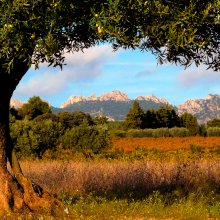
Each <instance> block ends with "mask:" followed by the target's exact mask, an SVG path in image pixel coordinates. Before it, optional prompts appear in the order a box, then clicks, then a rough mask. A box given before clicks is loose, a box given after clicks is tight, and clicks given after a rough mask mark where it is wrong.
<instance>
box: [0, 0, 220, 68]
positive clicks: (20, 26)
mask: <svg viewBox="0 0 220 220" xmlns="http://www.w3.org/2000/svg"><path fill="white" fill-rule="evenodd" d="M219 14H220V1H219V0H212V1H208V0H203V1H199V0H189V1H182V0H181V1H176V2H173V1H170V0H149V1H146V0H138V1H134V0H132V1H131V0H124V1H119V0H103V1H94V0H89V1H88V0H83V1H82V0H81V1H79V0H78V1H70V0H65V1H64V0H63V1H62V0H53V1H51V0H45V1H42V0H22V1H21V0H1V1H0V43H1V48H0V60H1V63H2V64H3V65H1V69H2V68H3V67H4V68H3V69H4V71H6V70H7V72H10V71H12V69H14V68H13V66H14V65H15V64H16V63H17V62H16V61H17V60H22V61H23V62H27V63H28V64H29V65H31V64H32V63H34V64H35V65H36V66H38V64H39V63H41V62H45V61H46V62H48V63H49V64H50V65H55V66H56V65H62V63H63V62H64V53H65V52H67V51H73V52H75V51H78V50H83V49H85V48H88V47H91V46H94V45H95V44H97V43H99V42H103V41H106V42H110V43H112V44H113V46H114V48H115V49H117V48H120V47H123V48H133V49H134V48H140V49H141V50H143V51H145V50H147V51H151V52H153V53H154V54H155V55H157V57H158V61H159V63H163V62H166V61H168V62H171V63H178V64H181V65H184V66H189V65H190V64H192V63H194V62H195V63H196V64H197V65H198V64H201V63H203V64H205V65H207V67H209V68H212V69H214V70H219V69H220V65H219V60H220V59H219V58H220V57H219V56H220V46H219V39H220V36H219V34H220V15H219Z"/></svg>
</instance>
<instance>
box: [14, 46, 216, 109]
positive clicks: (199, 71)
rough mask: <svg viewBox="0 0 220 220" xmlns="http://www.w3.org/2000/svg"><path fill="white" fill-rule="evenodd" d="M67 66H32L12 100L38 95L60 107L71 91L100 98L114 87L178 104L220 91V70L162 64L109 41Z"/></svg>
mask: <svg viewBox="0 0 220 220" xmlns="http://www.w3.org/2000/svg"><path fill="white" fill-rule="evenodd" d="M65 63H66V64H67V65H66V66H64V67H63V70H62V71H61V70H60V69H59V67H57V68H53V67H47V65H46V64H42V65H41V66H40V68H39V70H35V69H34V67H33V68H31V69H30V70H29V71H28V72H27V74H26V75H25V76H24V78H23V79H22V80H21V82H20V84H19V86H18V87H17V89H16V91H15V92H14V95H13V98H14V99H19V100H23V101H27V100H28V99H29V98H30V97H32V96H34V95H37V96H40V97H41V98H42V99H44V100H47V101H49V102H50V103H51V105H53V106H55V107H60V105H61V103H62V102H64V101H66V100H67V99H68V98H69V97H70V96H72V95H83V96H90V95H92V94H96V95H97V96H100V95H102V94H104V93H107V92H111V91H113V90H120V91H121V92H124V93H127V94H128V96H129V98H130V99H134V98H136V97H137V96H140V95H142V96H145V95H150V94H154V95H156V96H158V97H164V98H166V99H167V100H168V101H169V102H170V103H172V104H174V105H178V104H181V103H183V102H184V101H186V100H188V99H196V98H205V97H206V96H207V95H208V94H220V73H219V72H214V71H212V70H206V68H205V67H204V66H200V67H198V68H196V67H194V66H191V67H190V68H188V69H186V70H185V69H184V67H180V66H176V65H171V64H163V65H158V64H157V60H156V57H155V56H154V55H152V54H151V53H150V52H141V51H138V50H135V51H132V50H119V51H117V52H112V48H111V46H109V45H101V46H96V47H93V48H90V49H88V50H85V51H84V53H82V52H78V53H75V54H66V62H65Z"/></svg>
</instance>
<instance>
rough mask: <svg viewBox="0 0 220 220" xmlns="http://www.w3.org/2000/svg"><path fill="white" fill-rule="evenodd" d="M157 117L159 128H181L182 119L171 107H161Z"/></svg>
mask: <svg viewBox="0 0 220 220" xmlns="http://www.w3.org/2000/svg"><path fill="white" fill-rule="evenodd" d="M156 115H157V127H158V128H162V127H167V128H172V127H179V125H180V119H179V116H178V115H177V113H176V111H175V110H174V109H172V108H171V107H169V106H161V107H160V108H158V110H157V111H156Z"/></svg>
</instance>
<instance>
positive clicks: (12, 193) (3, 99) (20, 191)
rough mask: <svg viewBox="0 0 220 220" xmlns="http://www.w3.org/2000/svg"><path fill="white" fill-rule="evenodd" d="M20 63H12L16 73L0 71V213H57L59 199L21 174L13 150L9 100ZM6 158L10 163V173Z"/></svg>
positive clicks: (22, 71) (21, 67)
mask: <svg viewBox="0 0 220 220" xmlns="http://www.w3.org/2000/svg"><path fill="white" fill-rule="evenodd" d="M20 64H22V65H19V66H16V67H17V68H16V69H17V70H18V72H11V73H10V74H8V73H5V72H1V71H0V216H1V214H2V213H4V212H11V211H16V210H23V209H25V210H29V211H37V212H41V213H42V212H47V213H53V214H57V213H58V212H59V214H61V213H60V211H61V209H60V208H61V207H62V204H61V202H59V201H58V200H56V199H54V198H53V197H52V196H50V195H49V193H47V192H44V190H43V189H42V188H41V187H39V186H37V185H35V184H34V183H32V182H31V180H30V179H28V178H25V177H24V175H23V173H22V170H21V168H20V165H19V162H18V160H17V158H16V154H15V152H14V151H13V145H12V142H11V138H10V129H9V109H10V99H11V96H12V94H13V91H14V90H15V88H16V86H17V84H18V82H19V81H20V79H21V78H22V76H23V75H24V74H25V73H26V71H27V70H28V69H29V66H28V65H27V64H26V63H24V62H20ZM0 70H1V68H0ZM7 161H8V162H9V163H10V166H11V171H10V172H9V171H8V169H7Z"/></svg>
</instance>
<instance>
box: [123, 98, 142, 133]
mask: <svg viewBox="0 0 220 220" xmlns="http://www.w3.org/2000/svg"><path fill="white" fill-rule="evenodd" d="M143 126H144V110H143V109H142V108H141V107H140V105H139V103H138V101H136V100H135V101H134V103H133V107H132V108H131V109H130V110H129V112H128V114H127V115H126V117H125V121H124V128H125V129H132V128H143Z"/></svg>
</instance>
